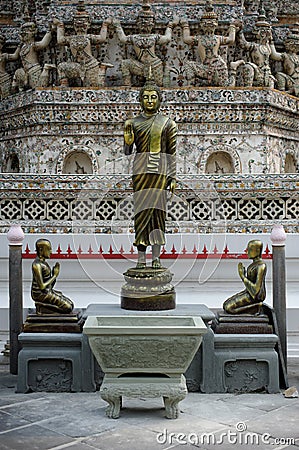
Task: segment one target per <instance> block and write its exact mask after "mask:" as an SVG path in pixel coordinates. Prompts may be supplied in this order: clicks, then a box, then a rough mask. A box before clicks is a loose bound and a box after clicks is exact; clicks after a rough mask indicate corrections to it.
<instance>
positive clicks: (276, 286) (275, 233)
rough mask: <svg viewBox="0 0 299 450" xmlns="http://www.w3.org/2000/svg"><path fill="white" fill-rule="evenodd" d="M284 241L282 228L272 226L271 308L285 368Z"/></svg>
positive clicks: (280, 226) (284, 235)
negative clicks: (275, 318)
mask: <svg viewBox="0 0 299 450" xmlns="http://www.w3.org/2000/svg"><path fill="white" fill-rule="evenodd" d="M285 241H286V234H285V231H284V228H283V226H282V225H274V227H273V230H272V233H271V242H272V253H273V262H272V273H273V308H274V311H275V313H276V317H277V326H278V332H279V338H280V343H281V350H282V355H283V358H284V362H285V367H287V333H286V264H285Z"/></svg>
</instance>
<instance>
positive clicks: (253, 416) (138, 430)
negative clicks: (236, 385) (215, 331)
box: [0, 358, 299, 450]
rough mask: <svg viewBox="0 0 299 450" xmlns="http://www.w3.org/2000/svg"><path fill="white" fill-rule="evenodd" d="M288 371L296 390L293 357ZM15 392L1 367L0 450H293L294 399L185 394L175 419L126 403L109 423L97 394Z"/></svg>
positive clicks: (297, 370)
mask: <svg viewBox="0 0 299 450" xmlns="http://www.w3.org/2000/svg"><path fill="white" fill-rule="evenodd" d="M288 371H289V382H290V386H296V387H297V388H299V360H298V358H291V359H290V363H289V368H288ZM15 386H16V376H15V375H10V374H9V372H8V366H7V365H5V364H1V365H0V449H1V450H2V449H10V450H15V449H16V450H17V449H18V450H19V449H20V450H35V449H36V450H46V449H49V450H50V449H51V450H54V449H55V450H60V449H68V450H81V449H82V450H90V449H100V450H158V449H161V450H165V449H176V450H179V449H182V450H183V449H191V448H193V449H196V448H200V449H207V450H208V449H214V448H216V449H219V450H222V449H223V450H226V449H233V448H236V449H241V448H242V449H246V448H256V449H260V450H264V449H268V450H270V449H271V450H272V449H273V450H274V449H275V450H278V449H279V450H280V449H285V448H287V449H296V448H297V449H299V399H298V398H291V399H286V398H284V396H283V395H282V394H280V393H279V394H274V395H273V394H272V395H270V394H243V395H234V394H208V395H206V394H200V393H190V394H188V395H187V398H186V399H185V400H184V401H182V402H181V403H180V410H181V413H180V417H179V418H178V419H177V420H168V419H166V418H165V417H164V411H163V408H162V399H161V400H160V399H134V400H130V399H126V398H125V399H124V404H123V406H124V407H123V409H122V411H121V417H120V418H119V419H116V420H115V419H108V418H107V417H106V416H105V406H106V403H105V402H104V401H103V400H101V398H100V394H99V392H95V393H74V394H70V393H64V394H53V393H44V392H43V393H31V394H16V393H15ZM194 444H195V445H194Z"/></svg>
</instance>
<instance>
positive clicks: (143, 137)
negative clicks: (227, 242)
mask: <svg viewBox="0 0 299 450" xmlns="http://www.w3.org/2000/svg"><path fill="white" fill-rule="evenodd" d="M139 101H140V105H141V108H142V113H141V114H140V115H139V116H137V117H134V118H133V119H128V120H127V121H126V122H125V128H124V141H125V143H124V151H125V154H126V155H130V154H131V153H132V152H133V147H134V144H135V147H136V154H135V159H134V165H133V177H132V178H133V190H134V222H135V224H134V226H135V242H134V245H135V246H137V249H138V263H137V268H139V269H142V268H145V267H146V248H147V246H149V245H150V246H152V267H153V268H154V269H160V268H161V263H160V251H161V245H163V244H165V236H164V233H165V221H166V201H167V191H166V189H167V188H169V190H170V191H171V192H172V193H173V192H174V190H175V188H176V135H177V126H176V124H175V122H174V121H173V120H171V119H170V118H169V117H166V116H164V115H162V114H160V113H159V107H160V102H161V93H160V90H159V88H158V86H157V85H156V84H155V83H154V82H153V81H151V80H149V81H147V82H146V83H145V85H144V87H143V88H141V90H140V94H139Z"/></svg>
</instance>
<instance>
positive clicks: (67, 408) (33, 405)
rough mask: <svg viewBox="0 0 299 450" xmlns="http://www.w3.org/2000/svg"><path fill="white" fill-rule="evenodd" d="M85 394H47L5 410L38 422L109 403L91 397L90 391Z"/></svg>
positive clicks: (102, 406) (74, 413) (7, 407)
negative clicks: (83, 395)
mask: <svg viewBox="0 0 299 450" xmlns="http://www.w3.org/2000/svg"><path fill="white" fill-rule="evenodd" d="M85 395H86V398H84V397H82V395H79V396H78V397H77V394H55V395H54V396H53V395H51V396H47V395H45V396H44V397H42V398H37V399H35V400H34V399H32V400H31V401H30V403H29V400H28V401H27V402H24V403H21V404H20V403H18V404H16V405H9V406H6V407H5V408H4V409H3V410H4V411H6V412H9V413H10V414H14V415H16V416H20V417H23V418H24V419H26V420H30V421H32V422H36V421H39V420H44V419H48V418H51V417H54V416H63V415H65V414H68V413H70V412H71V413H72V415H76V414H80V413H81V414H82V412H83V411H89V410H91V409H92V410H94V409H98V408H104V406H106V405H107V403H106V402H104V401H103V400H101V399H100V398H99V397H98V396H92V397H91V396H89V395H88V393H87V394H85ZM29 398H30V395H28V396H27V397H26V399H29ZM0 409H1V408H0ZM103 415H104V412H103Z"/></svg>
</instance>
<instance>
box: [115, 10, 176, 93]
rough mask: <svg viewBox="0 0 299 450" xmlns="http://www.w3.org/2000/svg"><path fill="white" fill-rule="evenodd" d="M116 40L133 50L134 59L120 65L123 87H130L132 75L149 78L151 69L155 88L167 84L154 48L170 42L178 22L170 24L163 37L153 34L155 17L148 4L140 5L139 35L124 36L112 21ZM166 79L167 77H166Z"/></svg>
mask: <svg viewBox="0 0 299 450" xmlns="http://www.w3.org/2000/svg"><path fill="white" fill-rule="evenodd" d="M113 23H114V25H115V28H116V33H117V36H118V39H119V40H120V42H121V43H123V44H131V45H132V46H133V48H134V51H135V54H136V59H134V58H129V59H124V60H123V61H122V63H121V71H122V77H123V85H124V86H131V85H132V75H138V76H140V77H142V78H143V82H144V79H147V78H148V76H149V70H150V68H151V71H152V77H153V79H154V81H155V83H156V84H157V86H163V85H165V84H167V83H168V81H165V78H164V67H163V62H162V61H161V59H160V58H159V57H158V56H157V55H156V46H157V45H165V44H168V43H169V42H170V41H171V38H172V29H173V27H174V26H175V25H177V24H178V21H175V20H174V21H173V22H170V23H169V24H168V25H167V27H166V31H165V34H164V35H160V34H154V33H153V32H152V31H153V27H154V25H155V15H154V13H153V11H152V10H151V8H150V5H149V4H148V3H144V4H143V5H142V10H141V11H140V13H139V14H138V19H137V26H138V30H139V34H133V35H128V36H126V35H125V33H124V31H123V29H122V27H121V24H120V22H119V21H118V20H114V21H113ZM166 78H167V76H166Z"/></svg>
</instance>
